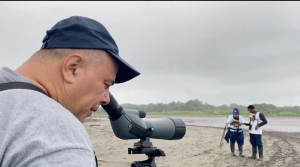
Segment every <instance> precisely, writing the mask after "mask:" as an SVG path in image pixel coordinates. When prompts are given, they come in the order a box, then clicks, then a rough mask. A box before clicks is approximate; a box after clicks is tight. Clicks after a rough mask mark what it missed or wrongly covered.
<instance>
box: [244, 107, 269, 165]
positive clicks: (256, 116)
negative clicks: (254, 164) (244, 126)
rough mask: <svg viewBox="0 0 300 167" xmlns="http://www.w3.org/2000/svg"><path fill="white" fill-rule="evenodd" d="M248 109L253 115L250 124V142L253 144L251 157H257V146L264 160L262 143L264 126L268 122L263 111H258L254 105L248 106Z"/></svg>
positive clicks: (260, 156) (260, 158)
mask: <svg viewBox="0 0 300 167" xmlns="http://www.w3.org/2000/svg"><path fill="white" fill-rule="evenodd" d="M248 110H249V111H250V113H251V115H252V119H250V123H249V124H248V126H250V127H249V131H250V132H249V133H250V143H251V145H252V156H251V157H249V158H250V159H256V153H257V147H258V153H259V159H258V160H260V161H263V144H262V140H261V137H262V126H264V125H266V124H267V123H268V121H267V119H266V117H265V116H264V114H263V113H261V112H259V111H257V110H256V109H255V107H254V106H253V105H249V106H248Z"/></svg>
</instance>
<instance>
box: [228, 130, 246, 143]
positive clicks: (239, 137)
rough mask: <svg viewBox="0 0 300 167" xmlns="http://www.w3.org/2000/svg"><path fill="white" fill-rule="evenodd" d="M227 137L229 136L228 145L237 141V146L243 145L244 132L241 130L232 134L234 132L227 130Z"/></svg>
mask: <svg viewBox="0 0 300 167" xmlns="http://www.w3.org/2000/svg"><path fill="white" fill-rule="evenodd" d="M229 138H230V145H234V144H235V142H237V144H238V145H239V146H242V145H244V133H243V131H242V132H238V133H237V135H236V136H235V135H234V132H231V131H229Z"/></svg>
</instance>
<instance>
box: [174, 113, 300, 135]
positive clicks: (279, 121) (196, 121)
mask: <svg viewBox="0 0 300 167" xmlns="http://www.w3.org/2000/svg"><path fill="white" fill-rule="evenodd" d="M178 118H180V117H178ZM181 119H182V120H183V121H184V122H185V123H186V125H200V126H212V127H222V128H224V127H225V123H226V120H227V117H181ZM244 119H245V121H248V120H249V118H248V117H244ZM266 119H267V121H268V124H266V125H264V126H263V130H271V131H283V132H300V128H299V127H300V118H299V117H267V116H266ZM243 128H245V129H247V128H248V127H246V126H243Z"/></svg>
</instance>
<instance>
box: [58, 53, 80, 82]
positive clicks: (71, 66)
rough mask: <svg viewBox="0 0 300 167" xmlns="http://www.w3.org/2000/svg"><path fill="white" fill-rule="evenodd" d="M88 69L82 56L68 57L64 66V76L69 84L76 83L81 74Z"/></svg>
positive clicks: (73, 55)
mask: <svg viewBox="0 0 300 167" xmlns="http://www.w3.org/2000/svg"><path fill="white" fill-rule="evenodd" d="M85 69H86V66H85V63H84V58H83V56H82V55H80V54H72V55H69V56H68V57H66V58H65V59H64V61H63V64H62V75H63V78H64V80H65V81H66V82H67V83H70V84H72V83H74V82H75V80H76V77H77V76H78V74H79V73H80V72H82V71H83V70H85Z"/></svg>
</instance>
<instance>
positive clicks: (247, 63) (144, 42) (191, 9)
mask: <svg viewBox="0 0 300 167" xmlns="http://www.w3.org/2000/svg"><path fill="white" fill-rule="evenodd" d="M299 7H300V3H299V2H0V22H1V26H0V35H1V39H0V46H1V47H0V66H1V67H2V66H8V67H10V68H13V69H14V68H17V67H18V66H19V65H21V64H22V63H23V62H24V61H26V60H27V59H28V58H29V57H30V56H31V55H32V54H33V53H34V52H35V51H37V50H38V49H39V48H40V46H41V41H42V39H43V37H44V35H45V31H46V30H48V29H50V28H51V27H52V26H53V25H54V24H55V23H56V22H57V21H59V20H61V19H63V18H66V17H69V16H72V15H83V16H87V17H90V18H93V19H96V20H98V21H99V22H101V23H102V24H103V25H104V26H105V27H106V28H107V29H108V30H109V32H110V33H111V34H112V36H113V37H114V39H115V40H116V42H117V44H118V46H119V49H120V55H121V57H123V58H124V59H125V60H126V61H128V62H129V63H130V64H131V65H132V66H134V67H135V68H136V69H138V70H139V71H140V72H141V73H142V74H141V75H140V76H139V77H137V78H135V79H133V80H132V81H130V82H127V83H124V84H120V85H116V86H113V87H112V89H111V91H112V93H113V94H114V96H115V97H116V98H117V100H118V101H119V102H120V103H128V102H129V103H139V104H140V103H157V102H164V103H168V102H171V101H187V100H190V99H199V100H201V101H204V102H208V103H211V104H214V105H222V104H230V103H238V104H244V105H247V104H251V103H263V102H265V103H273V104H275V105H278V106H282V105H297V104H298V101H299V99H300V96H299V95H300V89H298V88H297V86H298V83H300V73H299V71H300V67H299V65H298V64H299V63H298V62H299V61H300V57H299V56H298V54H299V53H300V52H299V51H300V49H299V46H298V41H299V40H300V35H299V32H298V31H299V29H300V22H299V21H298V19H299V17H300V11H299V10H298V9H299Z"/></svg>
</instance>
